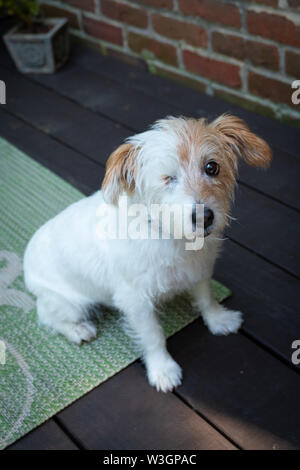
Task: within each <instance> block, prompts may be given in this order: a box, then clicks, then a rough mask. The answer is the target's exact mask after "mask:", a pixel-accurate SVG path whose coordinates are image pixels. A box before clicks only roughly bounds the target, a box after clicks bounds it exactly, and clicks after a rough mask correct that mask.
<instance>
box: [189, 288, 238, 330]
mask: <svg viewBox="0 0 300 470" xmlns="http://www.w3.org/2000/svg"><path fill="white" fill-rule="evenodd" d="M191 294H192V297H193V305H194V306H195V307H196V308H198V309H199V310H200V312H201V315H202V317H203V321H204V323H205V324H206V325H207V327H208V329H209V331H211V333H213V334H214V335H228V334H229V333H236V332H237V331H238V329H239V328H240V326H241V324H242V323H243V318H242V314H241V312H238V311H234V310H228V309H226V308H225V307H223V306H222V305H220V304H219V303H218V302H217V301H216V300H215V298H214V295H213V292H212V289H211V286H210V279H206V280H203V281H200V282H199V283H198V284H197V285H196V286H195V287H194V289H193V290H192V292H191Z"/></svg>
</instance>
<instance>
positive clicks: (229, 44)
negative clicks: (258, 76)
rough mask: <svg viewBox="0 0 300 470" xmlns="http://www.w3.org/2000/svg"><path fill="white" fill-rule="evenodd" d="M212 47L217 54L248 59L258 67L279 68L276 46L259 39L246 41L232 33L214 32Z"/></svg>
mask: <svg viewBox="0 0 300 470" xmlns="http://www.w3.org/2000/svg"><path fill="white" fill-rule="evenodd" d="M212 47H213V49H214V51H216V52H218V53H219V54H224V55H228V56H230V57H235V58H236V59H239V60H245V59H248V60H249V61H251V62H252V63H253V64H254V65H257V66H259V67H265V68H268V69H272V70H278V69H279V53H278V49H277V47H276V46H271V45H269V44H264V43H261V42H259V41H247V40H245V39H244V38H242V37H241V36H235V35H233V34H223V33H219V32H214V33H213V34H212Z"/></svg>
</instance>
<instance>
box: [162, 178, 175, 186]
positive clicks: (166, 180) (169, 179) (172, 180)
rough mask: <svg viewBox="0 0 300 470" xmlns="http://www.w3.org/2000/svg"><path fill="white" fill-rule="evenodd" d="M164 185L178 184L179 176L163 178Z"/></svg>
mask: <svg viewBox="0 0 300 470" xmlns="http://www.w3.org/2000/svg"><path fill="white" fill-rule="evenodd" d="M162 179H163V181H164V183H165V184H166V185H168V184H171V183H176V181H177V176H163V177H162Z"/></svg>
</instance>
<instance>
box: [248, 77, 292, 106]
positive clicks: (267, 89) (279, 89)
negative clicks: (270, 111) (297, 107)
mask: <svg viewBox="0 0 300 470" xmlns="http://www.w3.org/2000/svg"><path fill="white" fill-rule="evenodd" d="M248 90H249V91H250V93H253V94H254V95H257V96H261V97H262V98H267V99H269V100H271V101H275V102H277V103H287V104H289V105H291V106H292V101H291V96H292V88H291V85H290V84H288V83H284V82H281V81H279V80H276V79H274V78H269V77H265V76H263V75H260V74H257V73H255V72H249V75H248Z"/></svg>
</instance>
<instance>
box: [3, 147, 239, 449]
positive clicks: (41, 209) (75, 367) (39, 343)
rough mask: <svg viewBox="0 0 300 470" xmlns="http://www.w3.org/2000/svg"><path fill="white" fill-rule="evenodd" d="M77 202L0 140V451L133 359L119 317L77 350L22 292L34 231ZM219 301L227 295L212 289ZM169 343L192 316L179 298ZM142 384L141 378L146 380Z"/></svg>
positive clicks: (172, 307) (170, 310) (168, 322)
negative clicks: (43, 321)
mask: <svg viewBox="0 0 300 470" xmlns="http://www.w3.org/2000/svg"><path fill="white" fill-rule="evenodd" d="M82 197H83V195H82V194H81V193H80V192H79V191H77V190H76V189H74V188H73V187H72V186H70V185H69V184H68V183H66V182H65V181H63V180H62V179H60V178H59V177H57V176H56V175H54V174H53V173H52V172H50V171H49V170H47V169H46V168H44V167H43V166H41V165H40V164H38V163H37V162H35V161H34V160H32V159H31V158H29V157H28V156H27V155H25V154H24V153H22V152H21V151H19V150H18V149H16V148H15V147H13V146H12V145H10V144H9V143H8V142H6V141H5V140H3V139H0V449H3V448H5V447H6V446H8V445H9V444H11V443H12V442H14V441H15V440H17V439H18V438H20V437H21V436H23V435H24V434H26V433H27V432H29V431H30V430H32V429H33V428H35V427H36V426H38V425H39V424H41V423H43V422H44V421H45V420H47V419H48V418H50V417H51V416H53V415H55V414H56V413H58V412H59V411H60V410H62V409H63V408H65V407H66V406H67V405H69V404H70V403H72V402H73V401H74V400H76V399H78V398H79V397H81V396H82V395H83V394H85V393H87V392H88V391H90V390H91V389H93V388H94V387H96V386H97V385H99V384H100V383H101V382H104V381H105V380H107V379H108V378H109V377H111V376H113V375H114V374H116V373H117V372H119V371H120V370H122V369H123V368H124V367H126V366H128V364H130V363H131V362H133V361H135V360H136V359H137V358H138V354H137V352H136V350H135V348H134V345H133V343H132V341H131V339H130V338H129V337H128V336H127V335H126V334H125V333H124V331H123V329H122V327H121V322H120V319H119V315H118V314H117V313H116V312H112V311H109V312H106V314H105V315H104V318H103V320H102V321H101V320H100V322H101V323H100V334H99V337H98V338H97V339H96V340H95V341H93V342H92V343H87V344H84V345H82V346H76V345H71V344H69V343H68V342H67V340H65V339H64V338H63V337H62V336H58V335H57V336H55V335H52V334H50V333H49V332H48V331H47V330H46V329H44V328H42V327H39V326H38V324H37V321H36V315H35V302H34V298H33V297H32V296H31V295H30V294H29V293H28V292H26V290H25V287H24V282H23V277H22V256H23V252H24V249H25V247H26V244H27V242H28V240H29V239H30V237H31V236H32V234H33V233H34V232H35V231H36V230H37V228H38V227H39V226H40V225H42V224H43V223H44V222H45V221H46V220H48V219H49V218H51V217H53V216H54V215H55V214H57V213H58V212H60V211H61V210H62V209H64V208H65V207H66V206H68V205H69V204H71V203H72V202H74V201H76V200H78V199H80V198H82ZM213 287H214V290H215V295H216V297H217V298H218V300H223V299H224V298H226V297H227V296H228V295H229V294H230V291H229V290H228V289H227V288H226V287H224V286H222V285H221V284H219V283H217V282H215V281H213ZM164 310H165V311H166V314H165V315H164V316H163V317H162V322H163V324H164V328H165V332H166V334H167V335H168V336H170V335H172V334H174V333H175V332H177V331H179V330H180V329H181V328H183V327H184V326H186V325H188V324H189V323H190V322H192V321H193V320H194V319H195V318H196V317H197V316H198V313H197V312H195V311H193V310H192V308H191V307H190V304H189V301H188V299H187V298H186V297H185V296H180V297H178V298H176V299H175V300H174V301H172V303H169V304H168V305H166V306H165V308H164ZM145 380H146V378H145Z"/></svg>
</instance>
